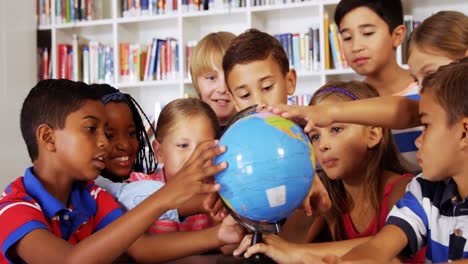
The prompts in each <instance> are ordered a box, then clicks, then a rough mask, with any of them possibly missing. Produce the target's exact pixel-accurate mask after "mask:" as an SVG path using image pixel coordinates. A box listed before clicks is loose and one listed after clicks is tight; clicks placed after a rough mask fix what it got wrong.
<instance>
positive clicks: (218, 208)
mask: <svg viewBox="0 0 468 264" xmlns="http://www.w3.org/2000/svg"><path fill="white" fill-rule="evenodd" d="M203 210H204V212H206V213H208V214H209V215H210V216H211V219H212V220H213V222H214V223H219V222H221V221H222V220H223V219H224V218H225V217H226V216H227V211H226V208H224V204H223V201H222V200H221V198H220V197H219V195H218V194H217V193H210V194H209V195H208V196H207V197H206V198H205V200H204V201H203Z"/></svg>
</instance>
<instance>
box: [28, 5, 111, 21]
mask: <svg viewBox="0 0 468 264" xmlns="http://www.w3.org/2000/svg"><path fill="white" fill-rule="evenodd" d="M52 1H55V2H54V4H55V12H52ZM103 9H104V7H103V0H36V16H37V20H38V25H41V26H46V25H50V24H51V23H52V16H53V15H54V14H55V23H56V24H62V23H70V22H76V21H86V20H96V19H102V18H103Z"/></svg>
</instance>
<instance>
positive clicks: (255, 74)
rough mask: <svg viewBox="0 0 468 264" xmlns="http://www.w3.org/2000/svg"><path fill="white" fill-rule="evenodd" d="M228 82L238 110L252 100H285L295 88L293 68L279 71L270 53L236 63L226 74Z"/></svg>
mask: <svg viewBox="0 0 468 264" xmlns="http://www.w3.org/2000/svg"><path fill="white" fill-rule="evenodd" d="M227 81H228V86H229V88H230V92H231V95H232V98H233V100H234V103H235V105H236V108H237V110H238V111H240V110H242V109H244V108H246V107H249V106H251V105H254V104H264V105H273V104H286V103H287V101H288V95H292V94H293V93H294V91H295V89H296V72H295V71H294V70H290V71H289V72H287V73H286V74H283V73H282V72H281V68H280V66H279V65H278V63H277V62H276V61H275V60H274V59H273V58H272V57H271V56H269V57H268V58H267V59H265V60H257V61H253V62H250V63H246V64H236V65H235V66H234V67H233V68H232V70H231V72H230V73H229V76H228V80H227Z"/></svg>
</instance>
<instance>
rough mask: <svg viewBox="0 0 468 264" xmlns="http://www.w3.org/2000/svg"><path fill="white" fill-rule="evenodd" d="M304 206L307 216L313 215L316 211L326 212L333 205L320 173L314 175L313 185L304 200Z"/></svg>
mask: <svg viewBox="0 0 468 264" xmlns="http://www.w3.org/2000/svg"><path fill="white" fill-rule="evenodd" d="M303 207H304V211H305V214H306V215H307V216H312V214H313V213H314V212H317V213H326V212H327V211H328V210H329V209H330V207H331V200H330V197H329V196H328V192H327V190H326V189H325V186H323V183H322V181H321V180H320V177H319V176H318V175H315V176H314V179H313V182H312V186H311V188H310V190H309V193H308V194H307V197H306V198H305V200H304V203H303Z"/></svg>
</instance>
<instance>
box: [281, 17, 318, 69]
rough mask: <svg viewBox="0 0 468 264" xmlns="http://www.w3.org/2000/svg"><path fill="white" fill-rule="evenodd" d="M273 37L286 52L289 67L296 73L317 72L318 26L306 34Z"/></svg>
mask: <svg viewBox="0 0 468 264" xmlns="http://www.w3.org/2000/svg"><path fill="white" fill-rule="evenodd" d="M274 36H275V38H276V39H277V40H278V41H279V42H280V43H281V45H282V46H283V48H284V50H285V51H286V54H287V55H288V59H289V63H290V66H291V67H293V68H294V69H296V71H297V72H310V71H319V70H320V69H321V66H320V65H321V64H320V61H321V59H320V33H319V28H318V26H313V27H310V28H309V31H308V32H306V33H284V34H276V35H274Z"/></svg>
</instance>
